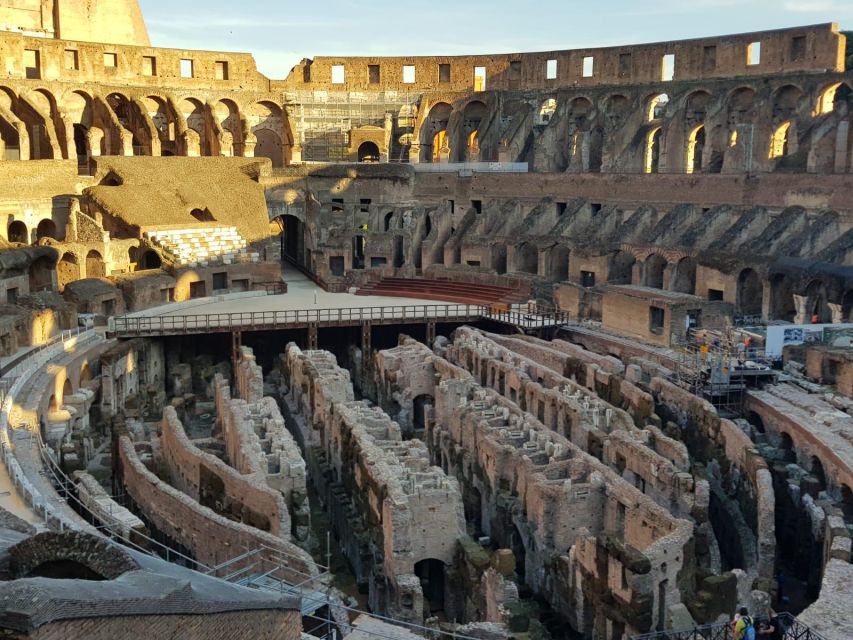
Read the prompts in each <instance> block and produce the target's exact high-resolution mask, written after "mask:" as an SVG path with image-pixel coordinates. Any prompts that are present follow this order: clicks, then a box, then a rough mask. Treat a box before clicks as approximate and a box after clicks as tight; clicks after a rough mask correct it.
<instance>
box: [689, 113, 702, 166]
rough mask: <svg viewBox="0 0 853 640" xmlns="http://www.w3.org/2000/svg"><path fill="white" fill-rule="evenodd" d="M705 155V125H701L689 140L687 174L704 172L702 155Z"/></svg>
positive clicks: (691, 133) (692, 132)
mask: <svg viewBox="0 0 853 640" xmlns="http://www.w3.org/2000/svg"><path fill="white" fill-rule="evenodd" d="M703 153H705V125H701V124H700V125H699V126H698V127H696V128H695V129H693V131H691V132H690V136H689V137H688V139H687V166H686V168H687V173H700V172H701V171H702V154H703Z"/></svg>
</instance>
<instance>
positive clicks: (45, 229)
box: [36, 219, 56, 240]
mask: <svg viewBox="0 0 853 640" xmlns="http://www.w3.org/2000/svg"><path fill="white" fill-rule="evenodd" d="M42 238H52V239H53V240H56V223H55V222H54V221H53V220H50V219H44V220H42V221H41V222H39V224H38V226H37V227H36V240H41V239H42Z"/></svg>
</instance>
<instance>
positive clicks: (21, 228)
mask: <svg viewBox="0 0 853 640" xmlns="http://www.w3.org/2000/svg"><path fill="white" fill-rule="evenodd" d="M6 238H7V239H8V240H9V242H19V243H21V244H29V243H30V231H29V229H27V223H26V222H24V221H23V220H12V221H11V222H10V223H9V225H8V226H7V227H6Z"/></svg>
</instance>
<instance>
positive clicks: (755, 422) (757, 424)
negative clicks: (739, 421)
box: [746, 411, 765, 433]
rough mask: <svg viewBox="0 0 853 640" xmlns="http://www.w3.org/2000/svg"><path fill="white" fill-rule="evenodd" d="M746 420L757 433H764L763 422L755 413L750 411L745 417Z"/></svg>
mask: <svg viewBox="0 0 853 640" xmlns="http://www.w3.org/2000/svg"><path fill="white" fill-rule="evenodd" d="M746 420H747V422H749V424H751V425H752V427H753V428H754V429H755V430H756V431H757V432H758V433H765V427H764V420H762V419H761V416H760V415H758V414H757V413H756V412H755V411H750V412H749V413H748V414H747V416H746Z"/></svg>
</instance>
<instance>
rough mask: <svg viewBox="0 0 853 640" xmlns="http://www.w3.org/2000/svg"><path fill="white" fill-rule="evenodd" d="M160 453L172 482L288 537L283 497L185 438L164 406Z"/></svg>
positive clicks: (250, 522) (237, 516) (222, 509)
mask: <svg viewBox="0 0 853 640" xmlns="http://www.w3.org/2000/svg"><path fill="white" fill-rule="evenodd" d="M160 453H161V455H162V457H163V460H164V461H165V462H166V466H167V467H168V469H169V472H170V474H171V480H172V484H173V485H174V486H175V487H176V488H178V489H180V490H181V491H183V492H184V493H186V494H187V495H188V496H190V497H191V498H193V499H194V500H196V501H198V502H199V503H200V504H201V505H202V506H206V507H209V508H211V509H214V510H215V511H216V512H217V513H220V514H223V515H227V516H229V517H231V518H232V519H234V520H236V521H238V522H242V523H244V524H248V525H251V526H253V527H255V528H257V529H260V530H262V531H269V532H270V533H271V534H273V535H274V536H278V537H280V538H283V539H285V540H286V539H288V538H289V536H290V513H289V512H288V510H287V505H286V504H285V502H284V499H283V497H282V496H281V495H280V494H279V493H277V492H275V491H273V490H272V489H270V488H269V487H268V486H267V485H266V483H264V481H263V479H259V478H257V477H255V476H251V475H242V474H241V473H240V472H239V471H238V470H236V469H234V468H232V467H230V466H228V465H227V464H225V463H224V462H222V460H220V459H219V458H217V457H216V456H214V455H211V454H209V453H206V452H204V451H202V450H201V449H199V448H198V447H196V446H195V445H194V444H193V443H192V441H191V440H190V439H189V438H188V437H187V434H186V432H185V431H184V427H183V425H182V424H181V421H180V420H179V419H178V414H177V412H176V411H175V409H174V408H173V407H166V409H165V411H164V412H163V420H162V422H161V436H160Z"/></svg>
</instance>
